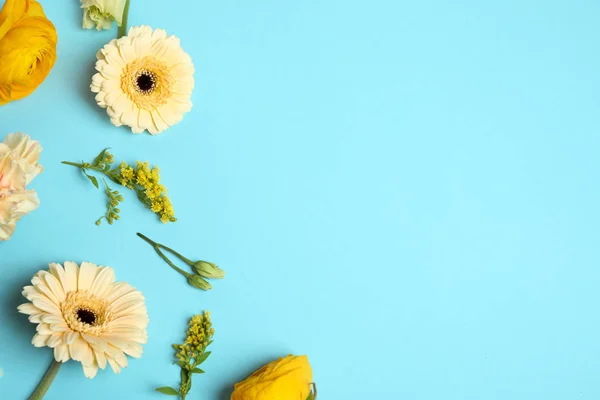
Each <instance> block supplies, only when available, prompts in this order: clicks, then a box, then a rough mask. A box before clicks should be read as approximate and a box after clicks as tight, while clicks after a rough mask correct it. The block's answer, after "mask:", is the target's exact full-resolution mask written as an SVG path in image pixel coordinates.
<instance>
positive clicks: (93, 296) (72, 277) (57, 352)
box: [19, 261, 148, 378]
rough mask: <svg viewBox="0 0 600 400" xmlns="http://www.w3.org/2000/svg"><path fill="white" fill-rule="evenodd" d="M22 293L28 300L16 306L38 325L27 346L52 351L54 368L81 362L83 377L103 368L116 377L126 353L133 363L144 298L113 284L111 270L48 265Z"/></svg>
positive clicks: (142, 328)
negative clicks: (71, 360) (63, 364)
mask: <svg viewBox="0 0 600 400" xmlns="http://www.w3.org/2000/svg"><path fill="white" fill-rule="evenodd" d="M31 283H32V286H26V287H25V288H24V289H23V296H25V297H26V298H27V300H29V301H30V303H25V304H22V305H20V306H19V312H21V313H23V314H28V315H29V321H31V322H32V323H35V324H38V325H37V333H36V335H35V336H34V337H33V340H32V343H33V345H34V346H36V347H44V346H47V347H51V348H53V349H54V358H55V360H56V362H57V363H64V362H66V361H68V360H69V359H73V360H75V361H79V362H81V364H82V365H83V372H84V374H85V376H86V377H87V378H93V377H94V376H96V373H97V372H98V368H101V369H104V368H106V364H107V363H108V364H109V365H110V366H111V368H112V370H113V371H114V372H115V373H117V374H118V373H119V372H121V368H124V367H126V366H127V357H126V356H125V354H127V355H129V356H131V357H135V358H138V357H140V356H141V355H142V344H143V343H146V342H147V339H148V335H147V333H146V327H147V326H148V313H147V311H146V304H145V301H144V296H143V295H142V293H141V292H139V291H137V290H136V289H135V288H134V287H132V286H131V285H129V284H128V283H125V282H115V274H114V271H113V269H112V268H110V267H102V266H96V265H94V264H91V263H88V262H84V263H82V264H81V267H80V266H78V265H77V264H76V263H74V262H68V261H67V262H65V265H64V267H63V266H62V265H60V264H54V263H53V264H50V270H49V271H39V272H38V273H37V274H35V276H34V277H33V279H32V280H31Z"/></svg>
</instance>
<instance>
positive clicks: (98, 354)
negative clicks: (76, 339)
mask: <svg viewBox="0 0 600 400" xmlns="http://www.w3.org/2000/svg"><path fill="white" fill-rule="evenodd" d="M92 349H93V350H94V357H95V358H96V363H97V364H98V366H99V367H100V369H104V368H106V356H105V355H104V352H103V351H100V350H98V349H96V348H95V347H93V346H92Z"/></svg>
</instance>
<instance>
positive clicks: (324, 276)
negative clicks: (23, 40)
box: [0, 0, 600, 400]
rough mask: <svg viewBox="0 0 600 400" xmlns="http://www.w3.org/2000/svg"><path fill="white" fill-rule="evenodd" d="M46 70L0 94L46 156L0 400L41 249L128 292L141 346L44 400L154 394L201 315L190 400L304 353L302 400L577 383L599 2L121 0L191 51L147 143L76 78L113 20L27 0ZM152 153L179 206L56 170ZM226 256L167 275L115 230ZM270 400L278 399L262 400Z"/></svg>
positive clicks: (587, 392) (579, 393)
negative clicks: (162, 121) (54, 57)
mask: <svg viewBox="0 0 600 400" xmlns="http://www.w3.org/2000/svg"><path fill="white" fill-rule="evenodd" d="M42 4H43V5H44V7H45V10H46V13H47V15H48V17H49V18H50V19H51V20H52V21H53V22H54V23H55V25H56V27H57V29H58V35H59V46H58V61H57V63H56V66H55V68H54V70H53V71H52V73H51V74H50V76H49V77H48V79H47V80H46V81H45V83H44V84H43V85H42V86H41V87H40V88H39V89H38V90H37V91H36V92H35V93H34V94H33V95H31V96H30V97H28V98H26V99H24V100H22V101H18V102H14V103H12V104H10V105H7V106H4V107H1V108H0V138H3V137H4V136H5V135H6V134H7V133H9V132H13V131H24V132H27V133H28V134H30V135H32V136H33V138H35V139H37V140H39V141H40V142H41V143H42V145H43V146H44V152H43V154H42V160H41V163H42V164H43V165H44V167H45V171H44V173H43V174H42V175H40V176H39V177H38V178H37V179H36V180H35V181H34V184H33V185H32V187H33V188H35V189H36V190H37V191H38V193H39V196H40V199H41V207H40V208H39V209H38V210H36V211H35V212H34V213H32V214H31V215H29V216H27V217H25V218H23V220H22V221H21V222H20V223H19V225H18V227H17V232H16V234H15V235H14V237H13V239H12V240H10V241H9V242H5V243H0V367H2V368H3V369H4V377H2V378H0V398H1V399H2V400H20V399H25V398H26V397H27V396H28V395H29V394H30V393H31V391H32V390H33V389H34V387H35V385H36V384H37V383H38V382H39V379H40V378H41V376H42V375H43V374H44V372H45V370H46V368H47V367H48V365H49V363H50V361H51V359H52V354H51V350H50V349H37V348H34V347H33V346H32V345H31V344H30V341H31V337H32V336H33V334H34V331H35V327H34V325H33V324H30V323H29V322H28V321H27V318H26V317H25V316H23V315H20V314H18V313H17V311H16V307H17V305H19V304H21V303H22V302H24V300H25V299H24V298H22V297H21V294H20V291H21V288H22V287H23V286H24V285H26V284H27V283H28V281H29V280H30V279H31V277H32V275H33V274H34V273H35V272H36V271H37V270H39V269H42V268H46V266H47V263H48V262H62V261H65V260H73V261H77V262H81V261H91V262H94V263H98V264H102V265H110V266H112V267H114V268H115V270H116V274H117V279H118V280H124V281H128V282H130V283H131V284H132V285H134V286H136V287H137V288H138V289H139V290H141V291H142V292H143V293H144V294H145V296H146V299H147V306H148V311H149V315H150V319H151V322H150V325H149V329H148V333H149V342H148V344H147V345H146V346H145V348H144V355H143V357H142V358H141V359H139V360H133V359H130V365H129V367H128V368H126V369H125V370H124V371H123V372H122V373H121V375H120V376H116V375H114V374H113V373H112V371H110V370H105V371H101V372H100V373H99V374H98V376H97V377H96V378H95V379H94V380H86V379H84V377H83V372H82V370H81V366H80V365H79V364H77V363H74V362H70V363H68V364H67V365H66V366H64V367H63V369H62V370H61V371H60V373H59V375H58V377H57V379H56V381H55V383H54V385H53V386H52V388H51V389H50V391H49V393H48V395H47V397H46V398H47V399H48V400H70V399H81V398H85V399H86V400H101V399H125V398H127V399H160V398H165V397H164V395H161V394H158V393H155V392H154V391H153V390H154V388H156V387H158V386H164V385H176V384H177V382H178V377H179V369H178V367H176V366H173V365H171V363H172V361H173V350H172V349H171V347H170V346H171V344H172V343H176V342H179V341H181V340H182V339H183V338H184V333H185V329H186V323H187V321H188V318H189V317H191V316H192V315H193V314H195V313H199V312H201V311H202V310H204V309H207V310H210V311H211V312H212V315H213V322H214V326H215V329H216V337H215V342H214V344H213V345H212V351H213V355H212V356H211V357H210V359H209V360H208V361H207V362H206V364H205V365H204V367H203V369H205V370H206V372H207V373H206V374H205V375H202V376H197V377H195V379H194V387H193V389H192V393H191V394H190V396H189V397H188V398H189V399H219V400H226V399H229V395H230V394H231V387H232V385H233V383H234V382H236V381H239V380H241V379H242V378H244V377H245V376H246V375H248V374H249V373H250V372H252V371H253V370H254V369H256V368H257V367H259V366H260V365H262V364H264V363H265V362H268V361H271V360H272V359H274V358H276V357H278V356H282V355H286V354H289V353H294V354H307V355H308V356H309V357H310V360H311V363H312V366H313V369H314V379H315V381H316V382H317V383H318V385H319V398H322V399H323V400H326V399H328V400H342V399H343V400H359V399H360V400H363V399H411V400H413V399H422V400H433V399H436V400H437V399H446V400H481V399H486V400H506V399H527V400H542V399H543V400H572V399H582V400H583V399H590V400H592V399H598V398H600V386H599V385H598V384H597V381H598V379H597V375H598V371H599V361H598V360H600V341H599V340H598V336H599V335H598V331H599V328H600V317H599V316H598V312H597V308H598V302H599V300H600V292H599V291H598V282H599V279H600V270H599V269H598V264H599V261H600V255H599V253H598V240H599V234H598V228H599V226H600V214H599V212H598V209H599V207H600V178H599V173H598V172H599V168H598V153H599V151H600V136H599V135H598V110H599V108H600V100H599V93H600V73H599V71H600V52H599V51H598V48H599V44H600V41H599V39H600V30H599V29H598V16H599V15H600V4H599V3H598V2H594V1H591V0H587V1H584V0H576V1H570V2H565V1H553V0H543V1H542V0H537V1H536V0H531V1H517V0H509V1H506V0H504V1H495V0H494V1H475V0H458V1H452V2H449V1H443V0H424V1H398V0H375V1H359V0H329V1H317V0H306V1H294V2H292V1H232V0H222V1H216V2H208V1H196V0H193V1H192V0H185V1H177V2H175V1H173V2H165V1H159V0H143V1H142V0H132V5H131V14H130V24H132V25H139V24H148V25H151V26H152V27H154V28H164V29H166V30H167V32H168V33H169V34H175V35H177V36H178V37H180V39H181V43H182V46H183V48H184V49H185V50H186V51H187V52H188V53H189V54H190V55H191V56H192V58H193V60H194V63H195V66H196V75H195V77H196V88H195V91H194V94H193V97H192V101H193V102H194V108H193V110H192V112H191V113H189V114H187V115H186V116H185V118H184V120H183V122H182V123H180V124H179V125H177V126H175V127H173V128H171V129H170V130H168V131H166V132H165V133H163V134H162V135H160V136H156V137H151V136H149V135H139V136H135V135H133V134H131V133H130V132H129V131H128V130H127V129H126V128H124V127H122V128H114V127H113V126H112V125H111V124H110V121H109V119H108V117H107V116H106V114H105V112H104V110H102V109H100V108H98V107H97V106H96V104H95V101H94V95H93V94H92V93H91V92H90V90H89V84H90V80H91V76H92V75H93V72H94V62H95V54H96V52H97V50H98V49H99V48H101V47H102V46H103V45H104V44H105V43H107V42H108V41H109V40H110V39H112V38H113V37H115V35H116V30H113V31H110V32H100V33H98V32H96V31H84V30H82V29H81V16H82V14H81V10H80V9H79V8H78V2H77V1H74V0H71V1H60V2H59V1H49V0H46V1H42ZM104 147H111V148H112V151H113V152H114V154H115V156H116V159H117V161H120V160H125V161H128V162H134V161H135V160H148V161H150V163H152V164H157V165H159V166H160V168H161V171H162V176H163V181H164V184H165V185H166V186H167V188H168V189H169V194H170V196H171V198H172V200H173V204H174V206H175V210H176V213H177V217H178V218H179V221H178V222H177V223H174V224H169V225H162V224H161V223H160V222H159V221H158V220H157V219H156V218H155V216H154V215H153V214H152V213H151V212H149V211H148V210H146V209H144V208H143V207H142V206H141V205H140V204H139V202H137V200H136V199H135V197H134V196H133V194H132V193H126V194H125V202H124V203H123V204H122V206H121V220H120V221H118V222H117V223H116V224H115V225H113V226H108V225H103V226H101V227H96V226H95V225H94V221H96V219H97V218H98V217H99V216H101V215H102V214H103V212H104V203H105V198H104V194H103V193H102V192H101V191H98V190H96V189H95V188H94V187H93V186H92V185H91V184H90V183H89V182H88V181H87V180H86V179H85V178H84V177H83V176H82V175H81V174H80V173H78V171H77V170H76V169H75V168H72V167H68V166H64V165H61V164H60V162H61V161H62V160H71V161H78V160H82V159H84V160H91V159H92V158H93V157H94V156H95V155H96V154H97V153H98V152H99V151H100V150H101V149H102V148H104ZM138 231H139V232H143V233H145V234H147V235H148V236H149V237H151V238H153V239H155V240H157V241H161V242H164V243H165V244H169V245H172V246H173V247H174V248H176V249H177V250H179V251H181V252H182V253H184V254H186V255H189V256H190V257H194V258H202V259H206V260H209V261H213V262H216V263H218V264H219V265H220V266H221V267H222V268H223V269H224V270H225V271H226V272H227V276H226V278H225V279H224V280H223V281H218V282H214V285H213V286H214V289H213V290H212V291H210V292H207V293H202V292H199V291H197V290H195V289H192V288H190V287H188V285H187V284H186V282H185V281H184V280H183V278H181V277H180V276H179V275H177V274H176V273H174V272H173V271H172V270H170V269H169V268H168V266H167V265H166V264H164V263H163V262H162V261H161V260H160V259H159V258H158V257H157V256H156V254H155V253H154V252H153V251H152V249H151V248H150V247H149V246H148V245H147V244H146V243H144V242H143V241H142V240H140V239H139V238H137V237H136V235H135V233H136V232H138ZM282 400H286V399H282Z"/></svg>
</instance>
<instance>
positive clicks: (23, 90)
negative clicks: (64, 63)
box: [0, 0, 58, 105]
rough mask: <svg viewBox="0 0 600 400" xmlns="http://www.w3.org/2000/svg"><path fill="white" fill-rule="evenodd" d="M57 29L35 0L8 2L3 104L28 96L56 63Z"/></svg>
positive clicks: (0, 23)
mask: <svg viewBox="0 0 600 400" xmlns="http://www.w3.org/2000/svg"><path fill="white" fill-rule="evenodd" d="M57 41H58V39H57V36H56V28H54V25H53V24H52V22H50V21H49V20H48V18H46V15H45V14H44V10H43V9H42V6H41V5H40V3H38V2H37V1H35V0H6V1H5V3H4V6H3V7H2V10H1V11H0V105H4V104H6V103H9V102H11V101H13V100H18V99H22V98H23V97H26V96H29V95H30V94H31V93H32V92H33V91H34V90H35V89H36V88H37V87H38V86H39V85H40V84H41V83H42V82H43V81H44V79H46V76H48V73H49V72H50V70H51V69H52V67H53V66H54V62H55V61H56V43H57Z"/></svg>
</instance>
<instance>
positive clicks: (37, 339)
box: [31, 333, 49, 347]
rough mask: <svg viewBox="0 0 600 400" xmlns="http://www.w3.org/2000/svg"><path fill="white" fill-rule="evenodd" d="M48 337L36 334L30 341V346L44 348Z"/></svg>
mask: <svg viewBox="0 0 600 400" xmlns="http://www.w3.org/2000/svg"><path fill="white" fill-rule="evenodd" d="M48 338H49V336H44V335H40V334H39V333H36V334H35V335H34V336H33V339H31V344H32V345H34V346H35V347H44V346H45V345H46V341H47V340H48Z"/></svg>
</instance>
